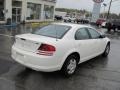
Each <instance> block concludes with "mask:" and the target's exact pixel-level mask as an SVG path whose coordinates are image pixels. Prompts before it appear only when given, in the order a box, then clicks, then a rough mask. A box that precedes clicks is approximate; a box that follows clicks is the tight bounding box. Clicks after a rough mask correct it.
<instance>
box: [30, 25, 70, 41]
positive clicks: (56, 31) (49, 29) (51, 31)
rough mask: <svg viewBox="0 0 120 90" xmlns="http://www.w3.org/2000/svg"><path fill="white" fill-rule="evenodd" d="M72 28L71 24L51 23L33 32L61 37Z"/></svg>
mask: <svg viewBox="0 0 120 90" xmlns="http://www.w3.org/2000/svg"><path fill="white" fill-rule="evenodd" d="M70 28H71V27H70V26H66V25H55V24H51V25H48V26H44V27H42V28H39V29H36V30H34V31H33V32H32V34H37V35H42V36H47V37H53V38H58V39H61V38H62V37H63V36H64V35H65V34H66V33H67V32H68V30H70Z"/></svg>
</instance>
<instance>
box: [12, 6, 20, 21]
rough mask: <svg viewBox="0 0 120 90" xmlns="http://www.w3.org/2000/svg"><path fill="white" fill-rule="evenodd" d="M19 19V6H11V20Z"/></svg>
mask: <svg viewBox="0 0 120 90" xmlns="http://www.w3.org/2000/svg"><path fill="white" fill-rule="evenodd" d="M20 21H21V8H18V7H14V8H12V22H13V23H20Z"/></svg>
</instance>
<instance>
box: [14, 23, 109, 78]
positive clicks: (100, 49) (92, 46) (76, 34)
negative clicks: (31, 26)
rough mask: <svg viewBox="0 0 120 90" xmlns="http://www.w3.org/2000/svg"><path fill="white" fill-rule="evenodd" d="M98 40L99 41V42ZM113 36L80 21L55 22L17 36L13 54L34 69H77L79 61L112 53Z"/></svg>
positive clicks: (71, 71) (67, 70) (66, 72)
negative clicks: (108, 35)
mask: <svg viewBox="0 0 120 90" xmlns="http://www.w3.org/2000/svg"><path fill="white" fill-rule="evenodd" d="M96 42H97V43H96ZM109 51H110V40H109V39H108V38H107V37H106V36H105V35H104V34H102V33H101V32H99V31H97V30H96V29H94V28H92V27H90V26H86V25H78V24H68V23H53V24H50V25H48V26H45V27H42V28H39V29H37V30H34V31H33V32H32V33H29V34H22V35H16V36H15V43H14V45H13V46H12V58H13V59H14V60H15V61H16V62H18V63H20V64H22V65H24V66H26V67H28V68H31V69H33V70H37V71H44V72H52V71H58V70H61V71H62V72H63V74H65V75H66V76H71V75H73V74H74V73H75V71H76V69H77V66H78V64H80V63H82V62H85V61H87V60H90V59H91V58H94V57H96V56H98V55H103V56H105V57H106V56H108V54H109Z"/></svg>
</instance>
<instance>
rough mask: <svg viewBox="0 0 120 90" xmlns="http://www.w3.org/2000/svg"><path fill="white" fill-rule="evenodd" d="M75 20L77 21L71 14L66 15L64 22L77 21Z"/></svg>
mask: <svg viewBox="0 0 120 90" xmlns="http://www.w3.org/2000/svg"><path fill="white" fill-rule="evenodd" d="M75 21H76V18H75V17H70V16H65V17H64V22H75Z"/></svg>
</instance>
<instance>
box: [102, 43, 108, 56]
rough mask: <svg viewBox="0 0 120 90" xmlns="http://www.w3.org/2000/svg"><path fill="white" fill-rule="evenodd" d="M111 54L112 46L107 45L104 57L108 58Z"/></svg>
mask: <svg viewBox="0 0 120 90" xmlns="http://www.w3.org/2000/svg"><path fill="white" fill-rule="evenodd" d="M109 52H110V44H107V46H106V48H105V51H104V53H103V56H104V57H107V56H108V54H109Z"/></svg>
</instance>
